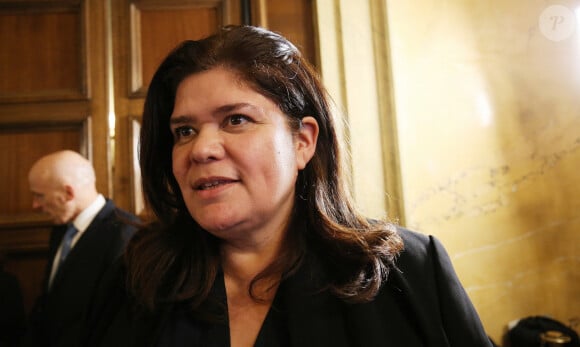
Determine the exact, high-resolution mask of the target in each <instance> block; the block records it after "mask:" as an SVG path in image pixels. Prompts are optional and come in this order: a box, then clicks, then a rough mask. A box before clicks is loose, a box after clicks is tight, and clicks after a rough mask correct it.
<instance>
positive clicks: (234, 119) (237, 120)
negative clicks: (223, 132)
mask: <svg viewBox="0 0 580 347" xmlns="http://www.w3.org/2000/svg"><path fill="white" fill-rule="evenodd" d="M248 121H249V119H248V117H246V116H243V115H241V114H235V115H233V116H230V117H228V119H227V125H241V124H245V123H247V122H248Z"/></svg>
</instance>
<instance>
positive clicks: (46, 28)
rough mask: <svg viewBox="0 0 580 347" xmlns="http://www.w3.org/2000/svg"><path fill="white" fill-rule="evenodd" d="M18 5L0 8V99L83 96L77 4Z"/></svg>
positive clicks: (82, 56)
mask: <svg viewBox="0 0 580 347" xmlns="http://www.w3.org/2000/svg"><path fill="white" fill-rule="evenodd" d="M18 4H19V5H20V6H18V7H15V6H14V5H13V6H10V5H9V4H1V5H2V6H1V7H0V45H1V46H2V49H1V50H0V76H2V78H1V79H0V101H4V102H12V101H19V102H20V101H31V100H49V99H52V100H54V99H59V100H70V99H83V98H86V97H87V87H86V77H85V75H84V73H83V72H84V61H85V59H84V53H83V51H84V49H83V47H82V44H81V43H82V40H81V37H82V35H83V30H82V16H81V13H82V10H81V6H80V5H70V4H69V5H67V6H64V5H58V2H57V3H55V6H46V5H45V6H42V7H41V8H38V7H35V8H32V7H30V8H29V7H26V6H24V5H25V3H18ZM30 6H32V4H31V5H30ZM23 38H25V39H23ZM63 67H66V68H63Z"/></svg>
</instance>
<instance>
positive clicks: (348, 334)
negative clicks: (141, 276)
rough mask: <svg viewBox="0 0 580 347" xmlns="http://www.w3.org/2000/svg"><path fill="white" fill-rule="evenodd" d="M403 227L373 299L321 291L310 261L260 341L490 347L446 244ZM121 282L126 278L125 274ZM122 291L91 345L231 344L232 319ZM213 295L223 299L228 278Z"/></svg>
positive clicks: (342, 346) (287, 286) (314, 346)
mask: <svg viewBox="0 0 580 347" xmlns="http://www.w3.org/2000/svg"><path fill="white" fill-rule="evenodd" d="M399 232H400V234H401V236H402V238H403V240H404V243H405V250H404V251H403V252H402V254H401V255H400V256H399V258H398V259H397V261H396V265H397V269H395V270H393V271H391V273H390V274H389V277H388V280H387V282H386V283H385V284H384V286H383V288H382V289H381V291H380V293H379V294H378V296H377V297H376V298H375V299H374V300H373V301H372V302H370V303H365V304H348V303H345V302H344V301H342V300H340V299H337V298H336V297H334V296H333V295H331V294H330V293H328V292H318V293H315V289H316V288H317V283H318V282H320V279H321V277H320V276H318V275H314V274H317V273H319V272H318V271H317V270H316V268H317V267H316V264H313V263H312V262H310V263H308V265H307V266H303V267H301V269H300V270H299V271H298V273H297V274H296V275H295V276H293V277H292V278H289V279H288V280H286V281H285V282H283V283H282V284H281V285H280V287H279V289H278V292H277V294H276V298H275V300H274V303H273V305H272V307H273V308H274V307H276V309H271V310H270V312H269V313H268V316H267V318H266V321H265V322H264V325H263V326H262V330H261V331H260V335H259V336H258V341H257V343H256V346H260V347H262V346H263V347H277V346H292V347H319V346H332V347H374V346H376V347H379V346H384V347H387V346H389V347H390V346H402V347H414V346H417V347H419V346H433V347H447V346H448V347H491V346H492V344H491V342H490V340H489V338H488V336H487V334H486V332H485V330H484V328H483V326H482V324H481V322H480V319H479V317H478V314H477V312H476V311H475V309H474V307H473V305H472V303H471V301H470V300H469V298H468V296H467V294H466V292H465V291H464V289H463V287H462V286H461V284H460V282H459V280H458V278H457V276H456V274H455V271H454V269H453V267H452V265H451V262H450V259H449V257H448V255H447V253H446V251H445V249H444V248H443V246H442V245H441V243H440V242H439V241H438V240H437V239H435V238H434V237H432V236H425V235H422V234H419V233H415V232H412V231H408V230H404V229H400V230H399ZM117 280H118V282H117V283H121V282H122V275H120V277H118V279H117ZM109 289H110V288H109ZM122 293H123V290H122V286H121V285H119V286H118V292H117V294H120V295H121V296H119V295H110V294H111V292H109V293H108V294H107V295H104V297H106V298H107V301H108V302H109V304H110V305H109V310H108V312H107V315H105V316H101V319H95V320H93V321H92V323H91V324H90V326H89V329H90V333H91V334H92V335H91V336H90V338H88V339H87V342H86V345H88V346H163V347H173V346H179V347H181V346H203V347H218V346H219V347H226V346H229V330H228V328H227V322H225V323H224V324H213V325H208V324H204V323H195V321H194V320H192V319H191V318H187V314H183V311H182V310H180V309H179V308H175V307H174V308H170V309H168V310H167V311H165V312H161V313H159V314H157V315H146V314H135V312H134V311H133V310H132V308H131V307H130V306H129V305H126V303H127V301H126V300H123V299H121V297H122ZM212 295H213V296H214V297H217V298H218V299H222V300H223V299H224V296H225V289H224V284H223V277H219V278H218V280H217V281H216V285H215V287H214V292H213V293H212ZM113 298H116V299H113ZM105 306H106V305H105ZM103 307H104V306H103V305H100V306H99V309H101V310H102V311H101V313H102V312H105V311H106V310H105V309H103ZM115 307H116V309H115ZM119 307H122V308H121V309H119ZM271 317H276V318H273V319H270V318H271Z"/></svg>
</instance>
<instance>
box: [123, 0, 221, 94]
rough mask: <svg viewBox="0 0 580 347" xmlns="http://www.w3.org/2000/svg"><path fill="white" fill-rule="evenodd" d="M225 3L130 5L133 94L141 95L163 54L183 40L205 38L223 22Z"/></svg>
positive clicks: (163, 56)
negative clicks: (223, 4)
mask: <svg viewBox="0 0 580 347" xmlns="http://www.w3.org/2000/svg"><path fill="white" fill-rule="evenodd" d="M224 18H226V15H225V13H224V6H222V2H220V1H216V2H214V3H213V4H210V5H208V4H207V2H192V3H190V4H185V3H184V4H180V5H175V4H174V5H173V6H167V5H165V4H147V3H145V2H141V3H140V4H138V5H137V4H133V6H132V8H131V23H132V28H131V29H132V30H131V32H132V37H131V40H132V54H131V55H132V78H131V82H132V84H131V91H132V93H133V95H132V96H144V94H145V90H146V86H147V85H148V83H149V81H150V80H151V78H152V77H153V73H154V72H155V70H156V69H157V67H158V66H159V64H160V63H161V61H162V60H163V58H165V56H166V55H167V54H168V53H169V52H170V51H171V49H173V48H174V47H175V46H176V45H177V44H178V43H180V42H181V41H183V40H188V39H189V40H196V39H200V38H202V37H205V36H207V35H209V34H211V33H213V32H215V31H216V29H217V28H218V27H220V26H222V25H223V24H224Z"/></svg>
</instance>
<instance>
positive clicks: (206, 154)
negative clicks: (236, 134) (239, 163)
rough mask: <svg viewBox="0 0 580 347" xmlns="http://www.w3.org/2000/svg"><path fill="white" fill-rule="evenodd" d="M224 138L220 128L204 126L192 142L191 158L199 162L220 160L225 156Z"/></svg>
mask: <svg viewBox="0 0 580 347" xmlns="http://www.w3.org/2000/svg"><path fill="white" fill-rule="evenodd" d="M224 152H225V151H224V146H223V139H222V137H221V136H220V131H219V129H213V128H209V127H208V128H202V129H200V130H199V132H198V133H197V135H196V136H195V139H193V141H192V143H191V150H190V153H189V156H190V159H191V160H192V161H195V162H197V163H205V162H209V161H213V160H219V159H221V158H223V156H224Z"/></svg>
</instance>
